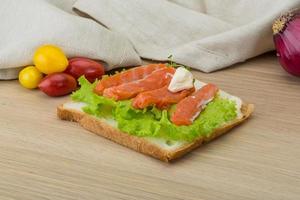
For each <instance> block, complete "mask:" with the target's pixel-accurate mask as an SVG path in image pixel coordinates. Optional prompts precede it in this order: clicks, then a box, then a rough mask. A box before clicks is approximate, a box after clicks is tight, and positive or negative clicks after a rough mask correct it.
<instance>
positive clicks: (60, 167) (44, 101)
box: [0, 54, 300, 200]
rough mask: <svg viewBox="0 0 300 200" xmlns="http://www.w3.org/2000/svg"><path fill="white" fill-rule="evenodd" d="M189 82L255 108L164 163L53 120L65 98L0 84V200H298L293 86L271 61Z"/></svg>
mask: <svg viewBox="0 0 300 200" xmlns="http://www.w3.org/2000/svg"><path fill="white" fill-rule="evenodd" d="M194 74H195V76H196V77H197V78H198V79H200V80H203V81H205V82H212V83H216V84H217V85H218V86H219V87H221V88H222V89H224V90H225V91H228V92H230V93H232V94H234V95H238V96H240V97H242V98H243V99H244V100H245V101H246V102H251V103H254V104H255V106H256V110H255V112H254V115H253V116H252V118H251V119H250V120H249V121H247V122H246V123H245V124H243V125H242V126H240V127H238V128H236V129H234V130H233V131H231V132H230V133H229V134H226V135H225V136H223V137H221V138H219V139H217V140H216V141H214V142H212V143H209V144H207V145H205V146H203V147H201V148H199V149H197V150H195V151H193V152H192V153H190V154H189V155H188V156H186V157H184V158H183V159H180V160H179V161H177V162H175V163H172V164H167V163H163V162H161V161H158V160H156V159H152V158H150V157H148V156H144V155H142V154H139V153H137V152H134V151H132V150H130V149H127V148H125V147H122V146H120V145H117V144H115V143H113V142H110V141H108V140H106V139H104V138H101V137H98V136H96V135H93V134H91V133H89V132H88V131H86V130H84V129H82V128H81V127H80V126H79V125H78V124H76V123H70V122H65V121H61V120H58V119H57V117H56V106H57V105H59V104H61V103H63V102H65V101H67V100H68V97H63V98H49V97H46V96H45V95H43V94H42V93H41V92H39V91H27V90H25V89H23V88H21V87H20V86H19V84H18V83H17V81H2V82H0V91H1V92H0V199H1V200H2V199H3V200H44V199H45V200H46V199H51V200H71V199H72V200H73V199H74V200H75V199H76V200H77V199H78V200H79V199H80V200H83V199H84V200H85V199H88V200H90V199H149V200H150V199H172V200H176V199H185V200H192V199H197V200H198V199H199V200H201V199H208V200H218V199H225V200H226V199H228V200H232V199H245V200H250V199H276V200H277V199H285V200H294V199H299V196H300V137H299V133H300V78H296V77H292V76H290V75H288V74H287V73H285V72H284V71H283V70H282V69H281V68H280V66H279V65H278V63H277V61H276V59H275V57H274V56H272V55H271V54H268V55H264V56H261V57H259V58H256V59H253V60H250V61H249V62H247V63H245V64H239V65H237V66H234V67H232V68H230V69H226V70H223V71H219V72H216V73H212V74H204V73H201V72H194Z"/></svg>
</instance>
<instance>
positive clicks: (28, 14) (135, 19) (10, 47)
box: [0, 0, 300, 79]
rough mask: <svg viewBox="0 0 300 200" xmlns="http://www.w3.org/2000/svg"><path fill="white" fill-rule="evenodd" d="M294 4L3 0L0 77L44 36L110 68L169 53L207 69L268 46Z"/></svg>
mask: <svg viewBox="0 0 300 200" xmlns="http://www.w3.org/2000/svg"><path fill="white" fill-rule="evenodd" d="M72 6H73V8H74V10H75V11H76V12H74V10H72ZM297 6H300V0H284V1H282V0H251V1H250V0H189V1H186V0H169V1H167V0H151V1H149V0H126V1H124V0H77V1H76V0H1V2H0V38H1V40H0V79H12V78H16V77H17V73H18V70H20V69H21V67H23V66H26V65H30V64H31V63H32V55H33V52H34V49H35V48H37V47H38V46H39V45H41V44H45V43H51V44H56V45H58V46H60V47H62V48H63V50H64V51H65V52H66V53H67V55H68V56H69V57H73V56H84V57H90V58H93V59H98V60H103V61H104V62H106V63H107V69H112V68H115V67H121V66H132V65H139V64H140V63H141V60H140V57H142V58H145V59H151V60H157V61H165V60H167V57H168V56H169V55H172V59H173V60H174V61H176V62H178V63H181V64H184V65H187V66H190V67H192V68H194V69H199V70H201V71H204V72H212V71H215V70H219V69H222V68H225V67H228V66H230V65H232V64H235V63H238V62H242V61H245V60H247V59H249V58H252V57H254V56H257V55H260V54H262V53H264V52H267V51H270V50H273V49H274V47H273V42H272V32H271V27H272V22H273V20H274V19H275V18H276V17H278V16H279V15H280V14H281V13H283V12H286V11H287V10H290V9H293V8H296V7H297ZM77 13H80V14H82V13H85V14H86V16H84V17H83V16H78V15H77ZM76 15H77V16H76ZM87 16H90V18H87ZM93 20H94V21H93Z"/></svg>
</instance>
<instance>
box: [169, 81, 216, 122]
mask: <svg viewBox="0 0 300 200" xmlns="http://www.w3.org/2000/svg"><path fill="white" fill-rule="evenodd" d="M218 90H219V89H218V88H217V86H215V85H214V84H207V85H205V86H203V87H202V88H201V89H200V90H198V91H196V92H195V93H194V94H192V95H191V96H188V97H186V98H184V99H183V100H181V101H180V102H179V103H178V104H177V106H176V109H175V111H174V113H173V114H172V116H171V121H172V122H173V123H174V124H176V125H178V126H182V125H186V126H187V125H191V124H192V123H193V121H194V120H195V119H196V118H197V117H198V115H199V114H200V112H201V110H202V109H203V106H204V105H206V104H207V103H208V102H209V101H211V100H212V99H213V98H214V97H215V96H216V94H217V92H218Z"/></svg>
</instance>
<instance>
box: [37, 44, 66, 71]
mask: <svg viewBox="0 0 300 200" xmlns="http://www.w3.org/2000/svg"><path fill="white" fill-rule="evenodd" d="M33 62H34V65H35V66H36V68H37V69H38V70H39V71H41V72H43V73H44V74H52V73H55V72H63V71H65V69H66V68H67V66H68V59H67V57H66V56H65V54H64V52H63V51H62V50H61V49H60V48H59V47H57V46H54V45H43V46H40V47H39V48H38V49H37V50H36V51H35V53H34V56H33Z"/></svg>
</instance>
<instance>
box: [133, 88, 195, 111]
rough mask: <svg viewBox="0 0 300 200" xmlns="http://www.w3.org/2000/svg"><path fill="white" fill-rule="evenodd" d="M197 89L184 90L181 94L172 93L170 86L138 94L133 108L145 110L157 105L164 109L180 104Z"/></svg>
mask: <svg viewBox="0 0 300 200" xmlns="http://www.w3.org/2000/svg"><path fill="white" fill-rule="evenodd" d="M194 91H195V88H191V89H187V90H182V91H180V92H176V93H174V92H170V91H169V90H168V86H165V87H162V88H160V89H157V90H151V91H148V92H142V93H140V94H138V95H137V96H136V97H135V98H134V99H133V101H132V106H133V107H134V108H136V109H143V108H146V107H148V106H153V105H155V106H156V107H157V108H160V109H164V108H167V107H168V106H169V105H171V104H175V103H178V102H179V101H180V100H182V99H183V98H185V97H187V96H188V95H190V94H192V93H193V92H194Z"/></svg>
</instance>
